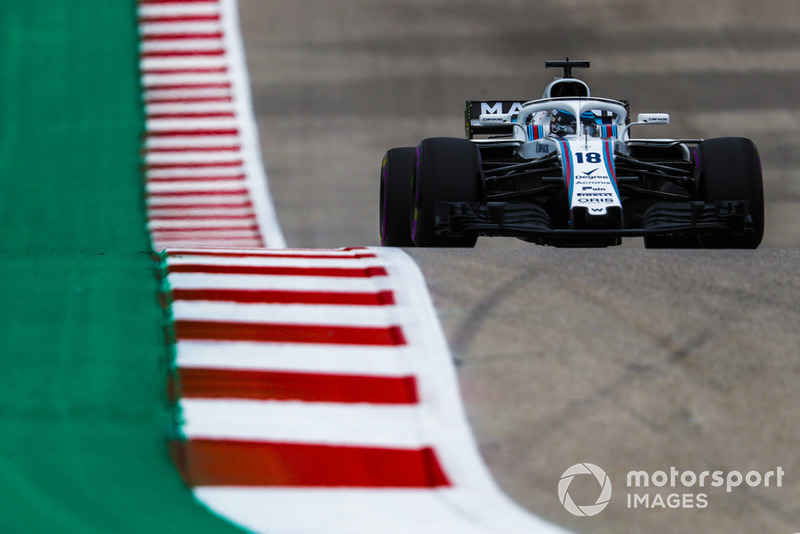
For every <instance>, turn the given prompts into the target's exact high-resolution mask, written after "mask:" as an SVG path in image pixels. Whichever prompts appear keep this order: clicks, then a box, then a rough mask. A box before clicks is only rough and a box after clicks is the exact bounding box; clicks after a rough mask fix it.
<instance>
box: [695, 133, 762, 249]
mask: <svg viewBox="0 0 800 534" xmlns="http://www.w3.org/2000/svg"><path fill="white" fill-rule="evenodd" d="M697 155H698V169H699V172H700V176H699V180H700V183H699V186H700V190H699V193H700V199H701V200H704V201H706V202H715V201H718V200H745V201H748V203H749V206H750V217H751V218H752V222H751V224H750V225H748V226H749V229H748V231H747V232H745V233H744V234H742V235H731V234H730V233H724V232H715V233H709V234H706V235H703V236H701V237H700V240H701V242H702V244H703V246H704V247H705V248H743V249H753V248H757V247H758V245H759V244H761V240H762V239H763V237H764V185H763V178H762V175H761V159H760V158H759V155H758V149H757V148H756V146H755V145H754V144H753V142H752V141H751V140H749V139H745V138H742V137H721V138H718V139H709V140H707V141H703V142H702V143H700V146H699V147H698V149H697Z"/></svg>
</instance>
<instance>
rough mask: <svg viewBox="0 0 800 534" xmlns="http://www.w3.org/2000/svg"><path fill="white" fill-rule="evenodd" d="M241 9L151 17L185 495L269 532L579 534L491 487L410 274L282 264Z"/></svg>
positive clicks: (302, 256) (334, 262)
mask: <svg viewBox="0 0 800 534" xmlns="http://www.w3.org/2000/svg"><path fill="white" fill-rule="evenodd" d="M236 9H237V8H236V3H235V1H234V0H142V1H140V3H139V13H140V17H139V23H140V31H141V36H142V38H141V67H142V80H143V87H144V102H145V106H146V108H145V110H146V116H147V133H146V136H145V144H144V155H145V165H144V172H145V177H146V199H147V208H148V215H149V216H148V224H149V230H150V232H151V235H152V239H153V246H154V248H155V249H156V250H158V251H162V252H160V254H159V260H160V262H161V264H162V269H161V273H162V277H163V291H164V300H165V302H167V303H168V306H169V310H168V312H169V315H170V317H171V333H170V337H171V339H173V340H174V343H175V359H174V362H173V364H172V369H171V373H170V377H169V388H168V389H169V394H170V398H171V399H173V401H174V403H175V406H176V410H177V411H176V414H177V415H178V417H177V419H176V421H175V425H176V428H175V431H174V432H173V433H172V434H173V435H174V436H176V439H173V440H171V442H170V453H171V455H172V457H173V459H174V461H175V464H176V465H177V467H178V469H179V471H180V473H181V475H182V476H183V478H184V480H185V481H186V483H187V484H188V485H189V486H191V487H192V488H193V491H194V493H195V495H196V496H197V498H198V499H199V500H200V501H201V502H202V503H204V504H205V505H206V506H208V507H209V508H211V509H212V510H213V511H214V512H215V513H217V514H219V515H221V516H222V517H226V518H228V519H229V520H231V521H233V522H235V523H238V524H240V525H242V526H243V527H245V528H247V529H249V530H250V531H252V532H307V533H312V532H313V533H317V532H328V533H332V534H337V533H339V534H345V533H348V534H357V533H359V532H363V533H365V534H366V533H367V532H370V533H372V532H421V531H424V530H425V529H430V528H434V529H435V530H436V532H443V533H448V532H452V533H455V532H458V533H459V534H464V533H466V534H470V533H475V534H477V533H482V532H497V531H502V532H514V531H517V532H525V533H526V534H528V533H557V532H563V531H562V530H561V529H558V528H555V527H553V526H551V525H549V524H547V523H544V522H543V521H541V520H539V519H538V518H536V517H534V516H531V515H529V514H526V513H524V512H522V511H521V510H519V509H518V508H516V507H515V506H514V505H513V504H511V503H510V502H509V501H508V500H507V499H506V498H505V497H504V496H503V495H502V494H501V493H500V492H499V491H497V490H496V487H495V486H494V485H493V483H492V481H491V479H490V477H489V475H488V472H487V471H486V469H485V467H484V466H483V464H482V462H481V461H480V458H479V455H478V453H477V449H476V448H475V444H474V442H473V441H472V438H471V436H470V433H469V429H468V427H467V425H466V421H465V418H464V415H463V411H462V408H461V405H460V401H459V396H458V390H457V384H456V380H455V374H454V370H453V366H452V361H451V357H450V355H449V351H448V350H447V346H446V343H445V341H444V337H443V335H442V333H441V330H440V329H439V327H438V322H437V318H436V315H435V312H434V311H433V308H432V305H431V303H430V297H429V296H428V294H427V291H426V290H425V286H424V280H423V278H422V276H421V273H420V272H419V269H418V268H417V267H416V265H415V264H414V263H413V261H411V260H410V258H409V257H408V256H407V255H405V254H404V253H403V252H401V251H399V250H395V249H366V248H348V249H336V250H316V249H315V250H286V249H282V248H281V247H283V246H284V245H283V238H282V236H281V233H280V229H279V227H278V225H277V221H276V219H275V217H274V210H273V208H272V202H271V199H270V198H269V195H268V192H267V191H268V190H267V187H266V176H265V174H264V173H263V165H262V164H261V161H260V149H259V144H258V140H257V135H256V128H255V122H254V120H253V118H252V110H251V109H250V100H249V93H248V90H249V89H248V84H247V76H246V72H245V70H244V58H243V55H242V49H241V42H240V37H239V35H238V31H239V30H238V21H237V18H236V16H237V11H236ZM267 247H269V248H267ZM399 511H402V512H401V513H399Z"/></svg>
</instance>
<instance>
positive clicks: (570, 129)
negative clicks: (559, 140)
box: [550, 109, 576, 137]
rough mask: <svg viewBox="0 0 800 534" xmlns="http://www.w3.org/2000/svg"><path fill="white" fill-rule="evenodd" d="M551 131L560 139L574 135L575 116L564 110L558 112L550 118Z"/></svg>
mask: <svg viewBox="0 0 800 534" xmlns="http://www.w3.org/2000/svg"><path fill="white" fill-rule="evenodd" d="M550 131H551V132H552V133H554V134H556V135H557V136H559V137H563V136H565V135H570V134H574V133H575V131H576V121H575V115H573V114H572V113H570V112H569V111H564V110H563V109H558V110H556V111H555V112H554V113H553V115H552V116H551V117H550Z"/></svg>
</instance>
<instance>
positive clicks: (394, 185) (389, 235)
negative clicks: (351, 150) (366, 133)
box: [380, 147, 417, 247]
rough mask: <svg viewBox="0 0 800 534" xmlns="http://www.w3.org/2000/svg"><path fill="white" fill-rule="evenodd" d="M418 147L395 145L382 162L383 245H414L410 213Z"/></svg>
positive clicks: (381, 209) (381, 228)
mask: <svg viewBox="0 0 800 534" xmlns="http://www.w3.org/2000/svg"><path fill="white" fill-rule="evenodd" d="M416 157H417V149H416V148H414V147H404V148H393V149H391V150H389V151H388V152H386V155H385V156H384V157H383V163H382V164H381V198H380V202H381V204H380V230H381V245H383V246H385V247H413V246H414V242H413V241H412V240H411V213H412V209H413V206H412V204H413V202H414V190H413V174H414V162H415V160H416Z"/></svg>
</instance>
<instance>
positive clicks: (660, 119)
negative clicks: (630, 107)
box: [636, 113, 669, 124]
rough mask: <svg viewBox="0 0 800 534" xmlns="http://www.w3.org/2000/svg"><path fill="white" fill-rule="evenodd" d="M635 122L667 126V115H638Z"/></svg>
mask: <svg viewBox="0 0 800 534" xmlns="http://www.w3.org/2000/svg"><path fill="white" fill-rule="evenodd" d="M636 122H638V123H641V124H669V113H639V115H638V116H637V117H636Z"/></svg>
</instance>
